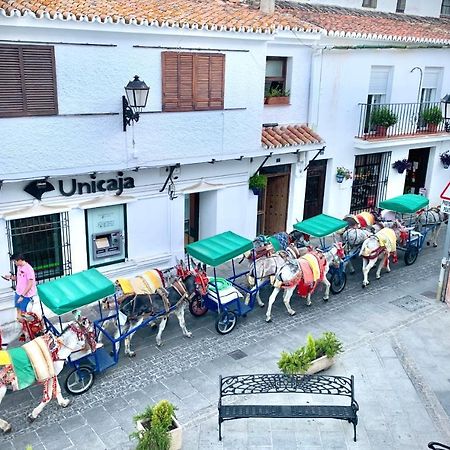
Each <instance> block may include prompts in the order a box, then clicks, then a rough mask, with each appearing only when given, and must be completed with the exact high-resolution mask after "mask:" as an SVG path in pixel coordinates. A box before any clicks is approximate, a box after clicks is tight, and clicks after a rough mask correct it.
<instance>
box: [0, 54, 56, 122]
mask: <svg viewBox="0 0 450 450" xmlns="http://www.w3.org/2000/svg"><path fill="white" fill-rule="evenodd" d="M57 113H58V104H57V95H56V75H55V56H54V49H53V47H47V46H40V45H36V46H14V45H4V46H0V117H12V116H37V115H52V114H57Z"/></svg>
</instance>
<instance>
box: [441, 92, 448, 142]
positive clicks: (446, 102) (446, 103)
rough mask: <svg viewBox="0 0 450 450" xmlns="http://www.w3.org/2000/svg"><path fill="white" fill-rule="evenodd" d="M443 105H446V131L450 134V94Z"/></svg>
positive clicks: (444, 99) (443, 100)
mask: <svg viewBox="0 0 450 450" xmlns="http://www.w3.org/2000/svg"><path fill="white" fill-rule="evenodd" d="M441 103H443V104H444V121H445V131H446V132H447V133H450V94H447V95H446V96H445V97H444V98H443V99H442V100H441Z"/></svg>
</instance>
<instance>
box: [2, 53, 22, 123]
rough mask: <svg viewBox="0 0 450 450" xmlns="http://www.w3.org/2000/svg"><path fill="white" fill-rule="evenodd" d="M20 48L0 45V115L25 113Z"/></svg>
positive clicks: (7, 115) (8, 115) (20, 114)
mask: <svg viewBox="0 0 450 450" xmlns="http://www.w3.org/2000/svg"><path fill="white" fill-rule="evenodd" d="M20 66H21V64H20V50H19V48H18V47H14V46H0V117H10V116H22V115H24V102H23V90H22V82H21V80H22V76H21V70H20Z"/></svg>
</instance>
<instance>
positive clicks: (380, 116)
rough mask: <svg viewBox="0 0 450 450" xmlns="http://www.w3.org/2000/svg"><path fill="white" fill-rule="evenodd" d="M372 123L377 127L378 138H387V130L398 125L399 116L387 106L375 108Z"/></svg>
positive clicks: (371, 117)
mask: <svg viewBox="0 0 450 450" xmlns="http://www.w3.org/2000/svg"><path fill="white" fill-rule="evenodd" d="M370 123H371V124H372V125H375V130H376V136H386V134H387V129H388V128H389V127H390V126H392V125H395V124H396V123H397V116H396V115H395V114H394V113H393V112H392V111H391V110H390V109H389V108H388V107H386V106H375V105H374V106H373V109H372V112H371V114H370Z"/></svg>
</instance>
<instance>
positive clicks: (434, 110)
mask: <svg viewBox="0 0 450 450" xmlns="http://www.w3.org/2000/svg"><path fill="white" fill-rule="evenodd" d="M420 116H421V119H422V120H423V121H424V122H425V123H426V124H427V129H428V131H429V132H430V133H436V131H437V127H438V125H439V124H440V123H441V122H442V121H443V120H444V118H443V117H442V111H441V108H439V106H430V107H428V108H425V109H424V110H423V111H422V113H421V115H420Z"/></svg>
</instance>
